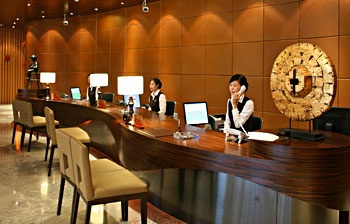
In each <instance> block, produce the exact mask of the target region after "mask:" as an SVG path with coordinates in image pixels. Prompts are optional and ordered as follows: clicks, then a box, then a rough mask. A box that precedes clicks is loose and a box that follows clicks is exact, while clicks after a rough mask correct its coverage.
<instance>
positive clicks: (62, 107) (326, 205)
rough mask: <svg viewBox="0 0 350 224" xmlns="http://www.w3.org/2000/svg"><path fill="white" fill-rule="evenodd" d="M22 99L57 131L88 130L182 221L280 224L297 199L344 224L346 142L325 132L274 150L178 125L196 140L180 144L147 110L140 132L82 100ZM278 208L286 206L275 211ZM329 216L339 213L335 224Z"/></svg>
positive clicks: (171, 125) (348, 165) (169, 122)
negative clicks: (47, 114)
mask: <svg viewBox="0 0 350 224" xmlns="http://www.w3.org/2000/svg"><path fill="white" fill-rule="evenodd" d="M24 100H28V101H30V102H32V104H33V110H34V113H36V114H41V115H43V111H44V110H43V108H44V106H48V107H50V108H51V109H53V110H54V112H55V118H56V119H57V120H59V121H60V125H61V126H80V127H81V128H83V129H84V130H86V131H87V132H88V133H89V135H90V137H91V145H92V147H94V148H96V149H98V150H99V152H101V154H102V155H104V156H107V157H109V158H111V159H112V160H114V161H116V162H118V163H119V164H121V165H123V166H124V167H126V168H128V169H130V170H132V171H134V172H135V173H136V174H138V175H139V176H140V177H141V178H144V179H145V181H147V182H148V184H149V186H150V198H149V201H150V202H151V203H153V204H154V205H156V206H158V207H160V208H161V209H162V210H164V211H166V212H167V213H169V214H171V215H173V216H175V217H177V218H179V219H182V220H183V221H185V222H188V223H214V222H215V223H228V222H230V223H239V222H240V220H242V219H245V220H246V219H247V218H249V219H252V216H255V217H256V220H260V221H256V222H255V219H253V221H251V222H245V223H284V221H283V220H285V217H281V216H283V215H281V214H284V216H293V214H292V212H289V213H288V212H286V211H283V210H284V209H286V207H288V206H292V205H293V203H294V202H293V200H298V201H299V200H300V202H301V203H305V204H307V205H310V206H316V207H313V209H326V211H330V213H331V214H330V216H331V218H330V219H331V220H332V221H333V220H334V219H336V220H338V221H339V223H348V219H349V218H348V211H349V209H350V200H349V199H350V197H349V193H350V181H349V180H350V139H349V137H348V136H344V135H341V134H337V133H332V132H323V134H324V135H325V139H324V140H322V141H319V142H305V141H302V140H289V139H287V138H284V137H281V138H280V139H279V140H277V141H275V142H272V143H271V142H264V141H249V142H246V143H243V144H237V143H234V142H226V141H225V140H224V138H225V136H224V134H223V133H220V132H215V131H211V130H204V129H201V128H196V127H192V126H187V125H183V124H182V125H181V129H182V131H185V132H187V131H191V132H195V133H197V134H198V135H199V138H198V139H188V140H180V139H175V138H174V137H173V136H172V135H171V134H172V133H173V132H176V131H177V121H175V120H174V119H172V118H169V117H167V116H164V115H159V114H157V113H154V112H150V111H148V110H144V109H136V111H135V112H136V113H137V114H140V115H142V116H143V124H144V129H138V128H134V127H133V126H130V125H125V124H124V122H123V120H122V113H121V112H120V110H122V109H123V108H121V107H117V106H111V107H108V108H107V109H98V108H93V107H89V106H86V105H84V104H83V103H82V102H80V101H76V102H68V101H44V100H37V99H24ZM266 131H269V132H271V133H273V132H274V133H276V131H275V130H266ZM251 190H253V192H249V191H251ZM243 195H246V198H244V197H242V196H243ZM252 195H253V196H252ZM249 197H253V198H249ZM288 200H289V202H286V201H288ZM244 201H250V203H252V204H250V205H247V204H245V202H244ZM282 201H284V202H282ZM283 203H287V205H285V206H284V207H283V208H281V207H279V206H280V205H281V204H283ZM251 205H253V206H254V214H251V211H250V213H249V212H248V214H246V215H245V216H246V217H240V218H239V217H237V216H242V213H244V211H246V210H244V209H247V208H249V206H251ZM329 209H330V210H329ZM332 210H334V211H335V212H336V214H338V211H341V212H340V213H339V214H340V215H339V219H338V216H337V217H335V218H334V214H335V213H334V212H332ZM322 211H323V210H322ZM322 211H321V213H322ZM286 213H288V215H286ZM269 217H271V218H269ZM276 217H277V218H276ZM320 219H327V218H325V217H323V216H320ZM276 220H277V222H276ZM234 221H236V222H234ZM271 221H272V222H271ZM304 221H305V220H304ZM323 221H324V220H323ZM297 222H298V221H297ZM297 222H296V221H290V222H288V223H297ZM326 222H327V221H326ZM326 222H325V223H326ZM304 223H308V222H304ZM310 223H312V222H310ZM317 223H322V222H317ZM328 223H329V222H328Z"/></svg>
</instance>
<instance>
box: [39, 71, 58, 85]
mask: <svg viewBox="0 0 350 224" xmlns="http://www.w3.org/2000/svg"><path fill="white" fill-rule="evenodd" d="M55 82H56V72H41V73H40V83H55Z"/></svg>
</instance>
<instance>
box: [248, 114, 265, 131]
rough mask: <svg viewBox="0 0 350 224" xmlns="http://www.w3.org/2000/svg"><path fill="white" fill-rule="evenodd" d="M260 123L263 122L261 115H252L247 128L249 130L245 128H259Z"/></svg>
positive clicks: (260, 126)
mask: <svg viewBox="0 0 350 224" xmlns="http://www.w3.org/2000/svg"><path fill="white" fill-rule="evenodd" d="M262 124H263V119H262V118H261V117H257V116H252V120H251V123H250V128H249V129H250V130H247V131H257V130H260V129H261V128H262Z"/></svg>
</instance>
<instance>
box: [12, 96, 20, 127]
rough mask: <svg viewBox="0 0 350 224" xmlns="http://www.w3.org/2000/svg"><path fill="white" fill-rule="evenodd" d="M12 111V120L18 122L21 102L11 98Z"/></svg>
mask: <svg viewBox="0 0 350 224" xmlns="http://www.w3.org/2000/svg"><path fill="white" fill-rule="evenodd" d="M12 112H13V121H14V122H15V123H20V116H21V103H20V102H19V100H12Z"/></svg>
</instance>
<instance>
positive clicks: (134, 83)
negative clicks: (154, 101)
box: [118, 76, 143, 95]
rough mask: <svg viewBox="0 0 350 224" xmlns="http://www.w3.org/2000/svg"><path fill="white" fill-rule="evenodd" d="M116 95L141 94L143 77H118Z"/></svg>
mask: <svg viewBox="0 0 350 224" xmlns="http://www.w3.org/2000/svg"><path fill="white" fill-rule="evenodd" d="M118 94H119V95H134V94H143V76H118Z"/></svg>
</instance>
